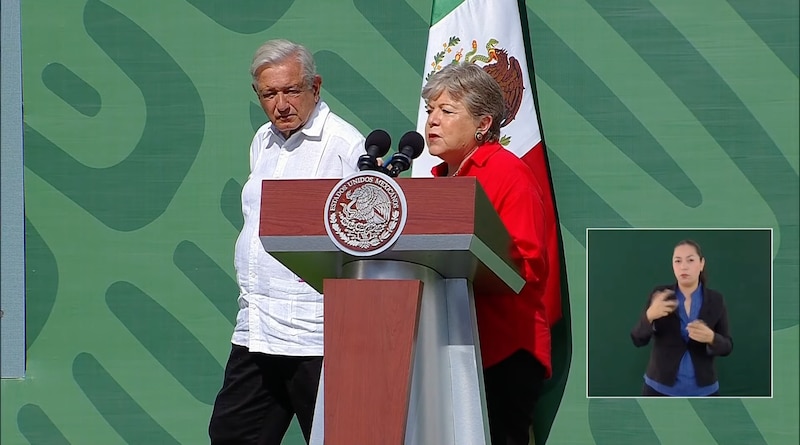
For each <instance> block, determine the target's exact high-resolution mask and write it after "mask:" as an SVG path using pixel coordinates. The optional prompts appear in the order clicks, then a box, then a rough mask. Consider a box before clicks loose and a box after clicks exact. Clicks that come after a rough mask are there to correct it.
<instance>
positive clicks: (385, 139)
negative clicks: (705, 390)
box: [364, 129, 392, 158]
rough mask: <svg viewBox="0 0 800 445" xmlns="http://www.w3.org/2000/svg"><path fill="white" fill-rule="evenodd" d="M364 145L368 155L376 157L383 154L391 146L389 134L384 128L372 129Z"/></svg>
mask: <svg viewBox="0 0 800 445" xmlns="http://www.w3.org/2000/svg"><path fill="white" fill-rule="evenodd" d="M364 146H365V147H366V149H367V153H368V154H369V155H370V156H373V157H376V158H377V157H380V156H383V155H385V154H386V153H387V152H388V151H389V148H390V147H391V146H392V138H391V136H389V133H387V132H386V131H384V130H381V129H377V130H372V133H370V134H369V135H368V136H367V139H366V141H365V142H364Z"/></svg>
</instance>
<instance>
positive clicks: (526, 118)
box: [412, 0, 541, 177]
mask: <svg viewBox="0 0 800 445" xmlns="http://www.w3.org/2000/svg"><path fill="white" fill-rule="evenodd" d="M451 37H458V38H459V39H460V42H459V43H458V44H457V45H455V46H453V47H451V48H450V52H447V53H446V54H445V57H444V59H443V60H442V61H441V63H440V64H439V65H440V66H444V65H446V64H448V63H451V62H452V61H453V60H454V59H455V57H456V54H458V53H459V51H461V57H462V59H461V60H462V61H463V60H464V58H465V56H466V55H467V54H468V53H469V52H470V51H472V50H473V48H472V42H473V40H474V41H476V42H477V45H478V47H477V53H478V54H482V55H486V53H487V52H488V51H487V48H486V44H487V42H489V41H490V40H491V39H495V40H497V42H498V43H497V44H496V47H497V48H502V49H505V50H506V51H507V52H508V54H509V57H515V58H516V59H517V60H518V61H519V64H520V67H521V68H522V79H523V84H524V87H525V91H524V95H523V99H522V104H521V105H520V109H519V111H518V112H517V115H516V117H515V118H514V120H513V121H512V122H511V123H510V124H508V125H507V126H505V127H503V128H502V130H501V133H502V135H503V136H508V137H510V138H511V143H510V144H509V145H508V146H506V148H507V149H509V150H510V151H512V152H514V153H515V154H516V155H517V156H520V157H522V156H523V155H524V154H525V153H527V152H528V151H530V150H531V149H532V148H533V147H534V146H536V144H538V143H539V142H541V134H540V132H539V123H538V120H537V119H536V108H535V106H534V103H533V94H532V89H531V85H530V77H529V76H528V63H527V59H526V57H525V44H524V39H523V36H522V26H521V22H520V16H519V9H518V7H517V2H516V1H514V0H466V1H464V2H463V3H461V4H460V5H459V6H458V7H456V8H455V9H454V10H453V11H452V12H450V13H449V14H448V15H446V16H445V17H443V18H442V19H441V20H439V21H438V22H437V23H435V24H434V25H433V26H431V28H430V32H429V34H428V49H427V52H426V55H425V71H424V74H423V76H427V75H428V73H430V72H432V71H433V70H434V69H435V67H434V65H433V64H434V56H435V55H436V53H438V52H440V51H442V50H443V49H445V45H446V44H447V43H448V42H449V41H450V38H451ZM476 63H477V64H478V65H481V66H482V65H483V62H481V61H477V62H476ZM424 84H425V79H424V78H423V86H424ZM426 118H427V114H426V113H425V102H424V101H422V100H420V108H419V115H418V118H417V131H418V132H419V133H420V134H422V135H423V136H424V135H425V119H426ZM440 162H441V161H440V160H439V158H436V157H434V156H431V155H430V154H429V153H428V150H427V146H426V148H425V151H423V153H422V155H420V157H419V158H417V159H416V160H415V161H414V167H413V169H412V176H414V177H427V176H431V172H430V170H431V168H432V167H433V166H434V165H436V164H439V163H440Z"/></svg>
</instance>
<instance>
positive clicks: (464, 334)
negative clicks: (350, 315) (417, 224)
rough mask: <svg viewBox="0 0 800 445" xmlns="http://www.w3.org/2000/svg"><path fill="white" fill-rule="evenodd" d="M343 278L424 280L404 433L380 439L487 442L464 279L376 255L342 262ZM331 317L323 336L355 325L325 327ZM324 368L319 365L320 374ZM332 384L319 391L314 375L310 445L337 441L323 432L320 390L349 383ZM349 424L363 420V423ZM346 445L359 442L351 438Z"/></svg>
mask: <svg viewBox="0 0 800 445" xmlns="http://www.w3.org/2000/svg"><path fill="white" fill-rule="evenodd" d="M342 278H347V279H361V280H419V281H422V283H423V286H422V298H421V302H420V306H419V319H418V320H419V321H418V324H417V332H416V341H415V342H413V349H412V362H411V363H410V366H411V379H410V384H409V385H407V388H405V389H406V390H407V391H408V398H407V400H408V406H407V411H406V412H407V417H406V424H405V432H404V434H401V435H400V437H399V438H398V439H397V441H396V442H395V441H392V442H388V443H387V442H382V443H386V444H387V445H428V444H441V445H456V444H457V445H465V444H470V445H471V444H477V445H486V444H489V443H490V440H489V429H488V428H489V427H488V421H487V419H486V414H485V413H486V403H485V398H484V391H483V369H482V366H481V359H480V347H479V342H478V334H477V332H478V330H477V323H476V319H475V304H474V296H473V293H472V287H471V285H470V283H469V282H468V281H467V280H466V279H463V278H459V279H445V278H443V277H442V276H441V275H439V274H438V273H436V272H435V271H434V270H433V269H431V268H428V267H425V266H421V265H419V264H414V263H410V262H404V261H396V260H375V259H369V260H357V261H353V262H350V263H347V264H344V265H343V267H342ZM387 284H388V282H387ZM330 297H331V296H329V295H328V293H327V290H326V300H328V302H329V303H327V304H333V303H330V301H332V300H330V299H329V298H330ZM326 317H327V311H326ZM331 322H333V323H336V321H335V320H328V319H327V318H326V320H325V332H326V342H327V338H328V337H327V335H328V333H329V332H334V331H333V330H341V329H358V328H359V327H358V326H335V325H331ZM412 335H413V333H412ZM340 358H341V357H340ZM345 359H346V358H345ZM324 366H325V365H324V364H323V376H324V375H325V371H324ZM356 366H358V365H356ZM364 366H369V364H365V365H364ZM336 384H337V382H336V381H330V382H328V384H327V386H328V388H327V389H326V382H325V379H324V377H323V379H322V381H320V386H319V392H318V398H317V405H316V408H315V413H314V425H313V427H312V433H311V441H310V443H311V444H312V445H323V443H324V444H326V445H337V444H335V443H333V442H331V441H329V440H325V438H324V436H325V397H326V394H328V395H330V394H340V391H342V390H345V391H347V390H348V388H331V387H330V385H336ZM349 390H355V388H349ZM359 390H363V388H361V389H359ZM344 415H346V413H344ZM355 420H359V419H355ZM355 423H356V424H358V423H360V424H361V425H364V424H365V423H366V422H358V421H357V422H355ZM389 423H393V422H389ZM387 426H388V425H387ZM364 427H365V428H371V429H375V428H377V429H381V428H382V427H383V426H382V425H364ZM354 437H359V436H357V435H356V436H354ZM361 437H366V436H361ZM347 445H359V444H354V443H353V442H350V443H348V444H347ZM363 445H372V444H363Z"/></svg>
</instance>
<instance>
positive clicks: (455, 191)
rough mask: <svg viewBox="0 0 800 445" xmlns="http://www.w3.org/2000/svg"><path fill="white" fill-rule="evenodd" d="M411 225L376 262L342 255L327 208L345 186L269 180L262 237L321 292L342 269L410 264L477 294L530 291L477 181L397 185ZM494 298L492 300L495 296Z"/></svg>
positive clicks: (265, 187)
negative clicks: (459, 281) (468, 285)
mask: <svg viewBox="0 0 800 445" xmlns="http://www.w3.org/2000/svg"><path fill="white" fill-rule="evenodd" d="M396 181H397V183H398V185H399V186H400V188H401V189H402V190H403V193H404V194H405V196H406V201H407V215H408V216H407V220H406V224H405V228H404V229H403V232H402V234H401V235H400V237H399V238H398V240H397V241H396V242H395V243H394V245H393V246H392V247H390V248H389V249H388V250H386V251H384V252H382V253H380V254H378V255H374V256H366V257H361V256H352V255H349V254H347V253H344V252H342V251H340V250H339V249H338V248H337V247H336V246H335V245H334V243H333V241H331V239H330V238H329V237H328V233H327V231H326V229H325V224H324V218H325V202H326V200H327V198H328V195H329V194H330V192H331V190H332V189H333V188H334V187H335V186H336V184H337V183H338V182H339V180H338V179H281V180H264V181H263V182H262V193H261V221H260V227H259V235H260V237H261V242H262V244H263V245H264V248H265V249H266V251H267V252H269V253H270V254H271V255H272V256H273V257H275V258H276V259H277V260H278V261H280V262H282V263H283V264H284V265H286V266H287V267H288V268H289V269H291V270H292V271H294V272H295V273H296V274H297V275H298V276H300V277H301V278H303V279H304V280H305V281H306V282H307V283H309V284H310V285H311V286H312V287H314V288H315V289H316V290H318V291H319V292H321V291H322V280H323V279H325V278H336V277H339V276H341V270H342V265H344V264H346V263H348V262H351V261H359V260H364V259H369V260H394V261H407V262H412V263H416V264H421V265H424V266H427V267H430V268H432V269H434V270H435V271H437V272H438V273H439V274H440V275H442V276H443V277H445V278H467V279H468V280H470V281H472V282H473V286H474V288H475V289H476V290H481V289H485V290H486V291H490V292H491V291H494V292H496V291H497V289H498V286H502V287H507V288H510V289H511V290H513V291H514V292H519V291H520V290H521V289H522V286H523V285H524V284H525V281H524V279H523V278H522V277H521V276H520V274H519V271H518V267H517V266H515V265H514V263H513V262H512V261H511V259H510V258H511V256H510V252H511V249H512V245H511V238H510V236H509V235H508V232H507V231H506V229H505V226H504V225H503V223H502V221H500V217H499V216H497V213H496V212H495V210H494V207H493V206H492V204H491V203H490V202H489V199H488V198H487V197H486V194H485V193H484V192H483V190H482V189H481V187H480V185H479V184H478V182H477V180H476V179H475V178H472V177H454V178H398V179H396ZM494 292H491V293H494Z"/></svg>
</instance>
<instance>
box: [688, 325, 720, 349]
mask: <svg viewBox="0 0 800 445" xmlns="http://www.w3.org/2000/svg"><path fill="white" fill-rule="evenodd" d="M686 330H687V331H688V332H689V338H691V339H692V340H694V341H698V342H700V343H707V344H709V345H710V344H712V343H714V331H712V330H711V328H709V327H708V325H707V324H706V322H704V321H703V320H700V319H697V320H695V321H693V322H691V323H689V324H688V325H686Z"/></svg>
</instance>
